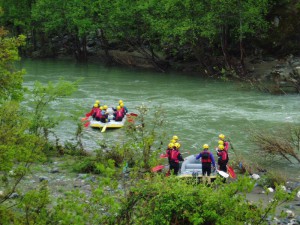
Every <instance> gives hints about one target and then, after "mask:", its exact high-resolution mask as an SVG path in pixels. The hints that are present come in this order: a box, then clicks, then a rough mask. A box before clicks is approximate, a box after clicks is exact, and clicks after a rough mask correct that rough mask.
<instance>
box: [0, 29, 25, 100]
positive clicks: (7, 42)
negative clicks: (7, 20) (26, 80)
mask: <svg viewBox="0 0 300 225" xmlns="http://www.w3.org/2000/svg"><path fill="white" fill-rule="evenodd" d="M7 35H8V32H7V31H6V30H4V29H3V28H0V103H1V102H2V101H3V100H17V99H20V98H21V97H22V91H23V90H22V82H23V74H24V71H16V70H15V69H14V62H15V61H16V60H19V59H20V58H19V55H18V47H19V46H22V45H23V44H24V40H25V36H23V35H20V36H19V37H17V38H14V37H8V36H7Z"/></svg>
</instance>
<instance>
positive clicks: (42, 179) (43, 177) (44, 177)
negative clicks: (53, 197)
mask: <svg viewBox="0 0 300 225" xmlns="http://www.w3.org/2000/svg"><path fill="white" fill-rule="evenodd" d="M45 180H46V181H49V177H46V176H40V177H39V181H40V182H42V181H45Z"/></svg>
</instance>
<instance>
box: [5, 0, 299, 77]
mask: <svg viewBox="0 0 300 225" xmlns="http://www.w3.org/2000/svg"><path fill="white" fill-rule="evenodd" d="M0 2H1V3H0V5H1V6H2V9H3V12H4V14H3V16H2V17H1V24H2V25H4V26H5V27H6V28H7V29H8V30H9V31H10V33H11V34H12V35H19V34H24V35H25V36H26V37H27V39H26V40H27V41H26V42H27V43H26V47H25V48H23V52H22V54H23V55H26V56H29V57H57V56H59V55H73V56H74V57H75V58H76V60H78V61H86V60H88V58H91V57H93V56H96V57H97V56H98V57H99V58H100V59H99V61H104V62H106V63H109V64H112V63H113V64H114V63H119V64H128V65H133V64H138V63H135V62H134V60H130V58H129V54H127V55H125V56H124V57H122V56H120V54H117V53H116V50H118V51H126V52H128V53H132V52H134V53H137V54H139V56H140V57H142V58H143V60H144V61H147V64H150V65H151V66H152V67H154V68H156V69H157V70H159V71H165V70H166V69H168V68H170V67H172V68H173V69H179V70H183V68H182V66H181V65H182V64H186V65H187V66H185V69H186V68H187V67H189V70H191V71H198V72H199V71H200V72H202V74H208V75H214V74H220V73H225V72H228V73H230V74H237V75H238V76H241V77H243V76H248V75H249V73H248V71H247V69H246V67H245V59H246V58H247V57H248V58H251V57H252V59H253V57H254V58H255V57H256V58H261V57H262V56H265V55H271V56H274V57H276V58H277V57H279V58H284V57H286V56H287V55H291V54H294V55H297V54H299V50H300V47H299V46H300V43H299V40H300V36H299V35H300V34H299V32H298V31H299V30H300V22H299V20H298V19H295V18H299V16H300V4H299V1H297V0H280V1H279V0H261V1H254V0H246V1H241V0H231V1H220V0H208V1H195V0H184V1H178V0H175V1H174V0H162V1H161V0H159V1H158V0H150V1H142V0H136V1H122V0H110V1H106V0H86V1H81V0H72V1H65V0H11V1H4V0H1V1H0ZM100 56H101V57H100ZM124 58H125V59H124ZM135 60H137V59H135ZM140 64H141V63H140Z"/></svg>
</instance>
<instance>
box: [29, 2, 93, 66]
mask: <svg viewBox="0 0 300 225" xmlns="http://www.w3.org/2000/svg"><path fill="white" fill-rule="evenodd" d="M92 2H93V1H91V0H88V1H80V0H73V1H64V0H55V1H52V0H37V1H36V3H35V4H34V6H33V10H32V17H33V20H34V21H35V22H36V23H38V24H40V26H41V27H42V31H43V32H45V33H46V34H48V35H50V37H51V36H54V35H59V36H61V37H63V36H67V37H68V39H69V40H70V41H71V42H72V46H71V51H72V53H73V54H74V56H75V58H76V59H77V60H78V61H86V60H87V49H86V44H87V36H88V35H89V34H90V33H91V32H94V33H95V31H96V24H94V23H93V19H92V18H93V12H92Z"/></svg>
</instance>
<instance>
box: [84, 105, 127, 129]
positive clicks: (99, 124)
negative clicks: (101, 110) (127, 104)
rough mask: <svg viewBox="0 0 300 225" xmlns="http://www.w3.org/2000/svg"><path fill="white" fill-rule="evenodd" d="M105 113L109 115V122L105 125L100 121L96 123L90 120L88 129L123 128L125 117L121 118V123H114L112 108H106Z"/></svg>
mask: <svg viewBox="0 0 300 225" xmlns="http://www.w3.org/2000/svg"><path fill="white" fill-rule="evenodd" d="M107 112H108V113H109V115H108V119H109V120H110V121H109V122H107V123H102V122H100V121H97V120H91V121H90V127H93V128H103V127H105V129H106V128H121V127H123V126H124V124H125V121H126V118H127V117H126V115H125V116H124V117H123V119H122V121H115V120H113V117H114V116H113V113H114V111H113V109H112V108H108V109H107Z"/></svg>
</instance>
